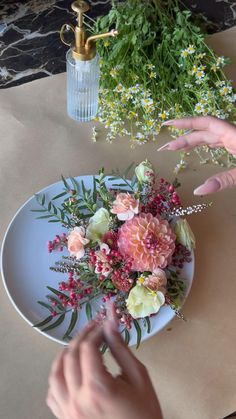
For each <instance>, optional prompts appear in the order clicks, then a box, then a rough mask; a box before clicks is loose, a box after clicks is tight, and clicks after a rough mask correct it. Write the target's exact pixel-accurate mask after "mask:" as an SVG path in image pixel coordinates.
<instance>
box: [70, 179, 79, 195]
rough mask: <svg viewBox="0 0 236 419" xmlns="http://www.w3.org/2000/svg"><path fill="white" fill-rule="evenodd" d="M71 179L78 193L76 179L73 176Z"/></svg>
mask: <svg viewBox="0 0 236 419" xmlns="http://www.w3.org/2000/svg"><path fill="white" fill-rule="evenodd" d="M70 181H71V183H72V185H73V188H74V189H75V191H76V192H77V193H78V185H77V182H76V180H75V179H74V178H73V177H70Z"/></svg>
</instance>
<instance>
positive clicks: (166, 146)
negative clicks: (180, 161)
mask: <svg viewBox="0 0 236 419" xmlns="http://www.w3.org/2000/svg"><path fill="white" fill-rule="evenodd" d="M169 145H170V143H166V144H164V145H162V146H161V147H160V148H158V149H157V151H162V150H169Z"/></svg>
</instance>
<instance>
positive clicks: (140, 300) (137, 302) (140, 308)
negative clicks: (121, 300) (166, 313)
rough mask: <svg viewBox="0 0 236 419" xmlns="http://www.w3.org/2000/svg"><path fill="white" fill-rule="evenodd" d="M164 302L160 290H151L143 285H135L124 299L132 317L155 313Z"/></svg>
mask: <svg viewBox="0 0 236 419" xmlns="http://www.w3.org/2000/svg"><path fill="white" fill-rule="evenodd" d="M163 304H165V296H164V294H163V293H162V292H161V291H158V292H153V291H150V290H148V289H147V288H145V287H144V286H142V285H141V286H140V285H135V287H134V288H132V289H131V291H130V293H129V296H128V298H127V300H126V306H127V309H128V311H129V313H130V314H131V316H132V317H133V318H134V319H137V318H140V317H141V318H142V317H146V316H150V314H154V313H157V312H158V311H159V310H160V308H161V306H163Z"/></svg>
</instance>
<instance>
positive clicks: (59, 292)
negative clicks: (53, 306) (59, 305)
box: [47, 286, 70, 300]
mask: <svg viewBox="0 0 236 419" xmlns="http://www.w3.org/2000/svg"><path fill="white" fill-rule="evenodd" d="M47 289H48V290H49V291H51V292H52V293H53V294H56V295H57V296H58V297H59V295H61V296H62V297H64V298H66V300H69V299H70V297H68V295H66V294H64V293H63V292H61V291H58V290H56V289H55V288H52V287H49V286H47Z"/></svg>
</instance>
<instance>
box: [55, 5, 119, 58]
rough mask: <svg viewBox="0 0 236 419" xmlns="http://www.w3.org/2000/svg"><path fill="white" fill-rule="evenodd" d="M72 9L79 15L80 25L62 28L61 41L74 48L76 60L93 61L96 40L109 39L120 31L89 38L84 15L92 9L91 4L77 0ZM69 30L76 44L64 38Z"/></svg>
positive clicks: (65, 25) (66, 25) (73, 53)
mask: <svg viewBox="0 0 236 419" xmlns="http://www.w3.org/2000/svg"><path fill="white" fill-rule="evenodd" d="M71 8H72V10H73V11H74V12H76V13H77V19H76V20H77V22H78V25H77V26H75V27H74V26H73V25H71V24H68V23H65V24H64V25H63V26H62V27H61V31H60V37H61V41H62V42H63V44H65V45H68V46H69V47H71V48H72V56H73V58H75V59H76V60H81V61H88V60H91V59H92V58H94V57H95V55H96V40H97V39H101V38H107V37H108V36H116V35H118V31H117V30H114V29H112V30H111V31H110V32H106V33H102V34H98V35H92V36H89V37H87V35H86V31H85V27H84V20H83V14H84V13H86V12H87V11H88V10H89V9H90V6H89V4H88V3H87V2H86V1H84V0H77V1H74V2H73V3H72V5H71ZM68 30H71V31H72V32H73V34H74V38H75V42H74V43H68V42H67V41H66V39H65V37H64V32H65V31H68Z"/></svg>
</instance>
